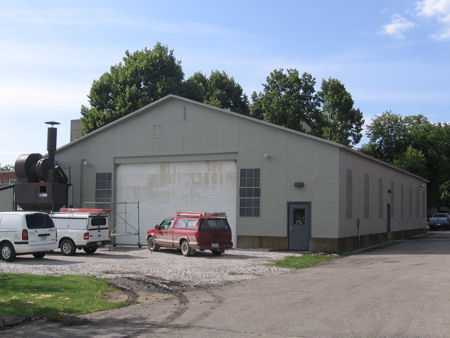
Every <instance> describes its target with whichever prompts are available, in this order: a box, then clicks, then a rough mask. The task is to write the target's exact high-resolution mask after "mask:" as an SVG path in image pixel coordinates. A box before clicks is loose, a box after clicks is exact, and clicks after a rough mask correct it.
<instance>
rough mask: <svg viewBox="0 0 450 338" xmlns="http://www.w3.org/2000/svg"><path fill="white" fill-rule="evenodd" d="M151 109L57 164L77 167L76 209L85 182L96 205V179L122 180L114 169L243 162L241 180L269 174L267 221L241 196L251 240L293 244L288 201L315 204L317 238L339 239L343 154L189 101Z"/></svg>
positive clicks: (60, 155)
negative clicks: (254, 171) (249, 210)
mask: <svg viewBox="0 0 450 338" xmlns="http://www.w3.org/2000/svg"><path fill="white" fill-rule="evenodd" d="M150 109H151V111H149V112H143V113H141V114H137V115H135V116H133V117H131V118H129V119H127V120H126V121H124V122H123V123H119V124H117V125H115V126H113V127H111V128H107V129H105V130H103V131H101V132H98V133H97V134H94V135H92V136H91V137H89V138H86V139H81V140H80V141H78V142H77V143H75V144H73V145H72V146H70V147H66V148H64V149H62V150H59V151H57V153H56V159H57V160H58V161H60V162H61V163H62V165H63V167H66V168H67V167H70V173H71V181H72V184H73V185H72V191H71V192H70V195H71V196H69V204H72V205H74V206H79V204H80V189H79V187H80V180H82V183H83V184H82V186H83V188H82V190H83V191H82V195H83V196H82V200H83V201H84V202H86V201H94V200H95V174H96V173H101V172H111V173H113V180H114V176H115V175H114V170H115V165H114V163H127V162H132V163H138V162H149V161H151V162H158V161H161V162H164V161H189V160H202V159H208V158H209V159H235V160H236V162H237V169H238V175H239V170H240V169H246V168H260V169H261V214H260V217H240V216H239V196H237V200H236V205H237V210H238V216H237V220H236V221H237V222H236V223H237V235H238V236H242V239H243V240H244V239H246V238H248V237H249V236H250V237H254V238H257V237H258V236H263V237H273V238H275V239H274V241H277V240H276V238H278V237H286V236H287V203H288V202H312V205H311V207H312V209H311V210H312V236H313V237H337V236H338V235H339V233H338V226H337V225H338V222H339V219H338V215H339V209H338V208H339V205H338V201H337V198H338V193H339V176H338V172H339V170H338V160H339V151H338V148H336V147H333V146H330V145H328V144H325V143H321V142H317V141H315V140H311V139H309V138H307V137H302V136H299V135H295V134H292V133H290V132H286V131H283V130H280V129H277V128H273V127H271V126H267V125H263V124H260V123H255V122H254V121H251V120H247V119H242V118H239V117H235V116H232V115H228V114H224V113H222V112H220V111H216V110H213V109H209V108H207V107H203V106H198V105H195V104H191V103H189V102H184V101H181V100H168V101H165V102H164V103H163V104H160V105H156V106H154V107H150ZM82 159H83V160H86V161H87V166H84V165H83V164H82ZM295 182H303V183H304V187H303V188H296V187H294V183H295ZM237 184H238V185H239V180H238V183H237ZM237 191H239V186H237ZM113 194H114V182H113ZM238 242H239V239H238ZM259 242H261V241H259ZM269 242H271V241H269ZM282 242H283V241H282Z"/></svg>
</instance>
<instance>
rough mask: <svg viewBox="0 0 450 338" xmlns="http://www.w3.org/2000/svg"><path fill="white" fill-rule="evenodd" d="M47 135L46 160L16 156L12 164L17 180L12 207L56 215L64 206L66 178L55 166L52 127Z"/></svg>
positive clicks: (53, 131)
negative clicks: (49, 212)
mask: <svg viewBox="0 0 450 338" xmlns="http://www.w3.org/2000/svg"><path fill="white" fill-rule="evenodd" d="M46 123H47V124H49V125H50V127H49V128H48V132H47V151H48V156H47V157H43V156H42V155H41V154H37V153H36V154H23V155H20V156H19V157H18V158H17V160H16V163H15V171H16V176H17V182H16V203H17V205H19V206H20V207H21V208H22V209H24V210H42V211H57V210H59V209H60V208H61V207H64V206H67V198H68V187H69V184H68V178H67V176H66V174H65V173H64V171H63V170H62V169H61V167H59V166H58V165H56V164H55V151H56V135H57V130H56V128H55V127H54V125H57V124H59V123H58V122H53V121H51V122H46Z"/></svg>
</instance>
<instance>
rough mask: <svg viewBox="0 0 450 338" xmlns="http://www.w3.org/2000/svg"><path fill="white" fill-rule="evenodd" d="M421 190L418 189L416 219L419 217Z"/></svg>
mask: <svg viewBox="0 0 450 338" xmlns="http://www.w3.org/2000/svg"><path fill="white" fill-rule="evenodd" d="M419 208H420V204H419V188H416V217H419Z"/></svg>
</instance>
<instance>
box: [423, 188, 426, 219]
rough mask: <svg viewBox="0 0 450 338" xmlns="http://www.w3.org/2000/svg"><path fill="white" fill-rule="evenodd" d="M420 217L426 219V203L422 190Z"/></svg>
mask: <svg viewBox="0 0 450 338" xmlns="http://www.w3.org/2000/svg"><path fill="white" fill-rule="evenodd" d="M422 201H423V204H422V217H426V215H427V203H426V198H425V191H423V190H422Z"/></svg>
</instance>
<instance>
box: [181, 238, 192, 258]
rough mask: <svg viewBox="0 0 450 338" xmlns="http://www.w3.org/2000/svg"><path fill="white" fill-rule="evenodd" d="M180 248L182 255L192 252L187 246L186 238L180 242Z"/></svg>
mask: <svg viewBox="0 0 450 338" xmlns="http://www.w3.org/2000/svg"><path fill="white" fill-rule="evenodd" d="M180 248H181V253H182V255H183V256H189V255H190V254H191V253H192V250H191V247H190V246H189V242H188V241H187V240H184V241H182V242H181V245H180Z"/></svg>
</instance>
